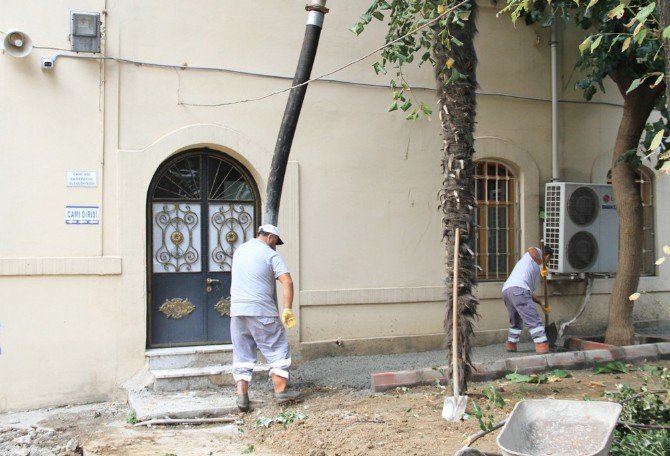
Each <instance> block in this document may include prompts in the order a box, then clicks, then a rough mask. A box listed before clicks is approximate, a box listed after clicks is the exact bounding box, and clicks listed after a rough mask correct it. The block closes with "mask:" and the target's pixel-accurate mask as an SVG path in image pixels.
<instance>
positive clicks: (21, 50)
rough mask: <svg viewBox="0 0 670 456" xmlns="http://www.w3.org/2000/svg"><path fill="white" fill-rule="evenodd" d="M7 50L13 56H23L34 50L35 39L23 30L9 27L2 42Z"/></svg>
mask: <svg viewBox="0 0 670 456" xmlns="http://www.w3.org/2000/svg"><path fill="white" fill-rule="evenodd" d="M2 44H3V46H4V48H5V52H6V53H7V54H9V55H11V56H12V57H18V58H22V57H25V56H27V55H28V54H30V53H31V52H32V50H33V40H31V39H30V37H29V36H28V35H27V34H26V33H23V32H22V31H21V30H17V29H9V30H7V34H6V35H5V39H4V40H3V42H2Z"/></svg>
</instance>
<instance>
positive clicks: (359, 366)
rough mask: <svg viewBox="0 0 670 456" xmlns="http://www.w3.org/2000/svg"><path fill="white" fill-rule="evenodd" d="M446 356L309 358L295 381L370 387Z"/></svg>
mask: <svg viewBox="0 0 670 456" xmlns="http://www.w3.org/2000/svg"><path fill="white" fill-rule="evenodd" d="M636 332H637V333H639V334H655V335H667V336H670V323H664V324H663V325H661V326H654V327H647V328H639V329H637V330H636ZM534 352H535V350H534V346H533V344H532V343H522V344H519V351H518V352H517V353H507V352H505V347H504V344H496V345H488V346H484V347H474V348H473V349H472V360H473V361H474V362H475V363H483V362H489V361H495V360H497V359H502V358H513V357H516V356H528V355H533V354H534ZM446 361H447V358H446V354H445V352H444V351H443V350H435V351H428V352H422V353H404V354H396V355H370V356H338V357H332V358H321V359H316V360H313V361H308V362H306V363H304V364H301V365H300V366H298V367H297V368H296V369H295V370H293V371H292V372H291V373H292V383H293V384H294V385H295V386H296V387H301V386H320V387H333V388H353V389H358V390H363V389H369V388H370V374H372V373H377V372H393V371H402V370H413V369H422V368H425V367H433V366H443V365H445V364H446Z"/></svg>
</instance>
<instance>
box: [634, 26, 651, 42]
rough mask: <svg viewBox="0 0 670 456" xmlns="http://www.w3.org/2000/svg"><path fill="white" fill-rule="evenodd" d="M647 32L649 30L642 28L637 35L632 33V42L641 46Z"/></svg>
mask: <svg viewBox="0 0 670 456" xmlns="http://www.w3.org/2000/svg"><path fill="white" fill-rule="evenodd" d="M648 30H649V29H646V28H643V29H640V31H639V32H638V33H637V34H635V33H633V41H635V42H636V43H637V44H642V42H643V41H644V39H645V38H646V37H647V31H648Z"/></svg>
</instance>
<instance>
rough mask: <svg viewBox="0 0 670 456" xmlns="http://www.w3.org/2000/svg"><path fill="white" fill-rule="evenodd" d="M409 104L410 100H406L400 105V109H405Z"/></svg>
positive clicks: (410, 104)
mask: <svg viewBox="0 0 670 456" xmlns="http://www.w3.org/2000/svg"><path fill="white" fill-rule="evenodd" d="M411 106H412V102H411V101H410V100H407V101H405V102H404V103H403V104H402V106H400V109H402V110H403V111H407V110H408V109H409V108H410V107H411Z"/></svg>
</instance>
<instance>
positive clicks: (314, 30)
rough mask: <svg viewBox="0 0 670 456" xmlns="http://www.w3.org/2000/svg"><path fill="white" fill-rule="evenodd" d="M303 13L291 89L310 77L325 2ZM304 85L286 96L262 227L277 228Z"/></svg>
mask: <svg viewBox="0 0 670 456" xmlns="http://www.w3.org/2000/svg"><path fill="white" fill-rule="evenodd" d="M305 9H306V10H307V11H309V14H308V15H307V26H306V28H305V38H304V40H303V42H302V50H301V51H300V58H299V59H298V68H297V69H296V70H295V77H294V78H293V86H297V85H299V84H302V83H303V82H305V81H308V80H309V76H310V75H311V74H312V66H313V65H314V58H315V57H316V48H317V47H318V45H319V37H320V36H321V27H322V26H323V18H324V16H325V14H326V13H327V12H328V8H326V0H313V1H312V2H310V3H309V4H308V5H307V6H306V7H305ZM307 85H308V84H305V85H301V86H300V87H295V88H293V89H291V92H289V96H288V101H287V102H286V109H285V110H284V117H283V118H282V121H281V126H280V127H279V135H278V136H277V144H276V145H275V151H274V155H273V156H272V164H271V165H270V175H269V176H268V185H267V189H266V191H265V197H266V202H265V213H264V214H263V223H271V224H273V225H277V219H278V218H279V203H280V201H281V193H282V187H283V186H284V176H285V175H286V165H287V164H288V156H289V154H290V153H291V144H293V137H294V136H295V129H296V127H297V125H298V118H299V117H300V110H301V109H302V102H303V100H304V99H305V93H306V92H307Z"/></svg>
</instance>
